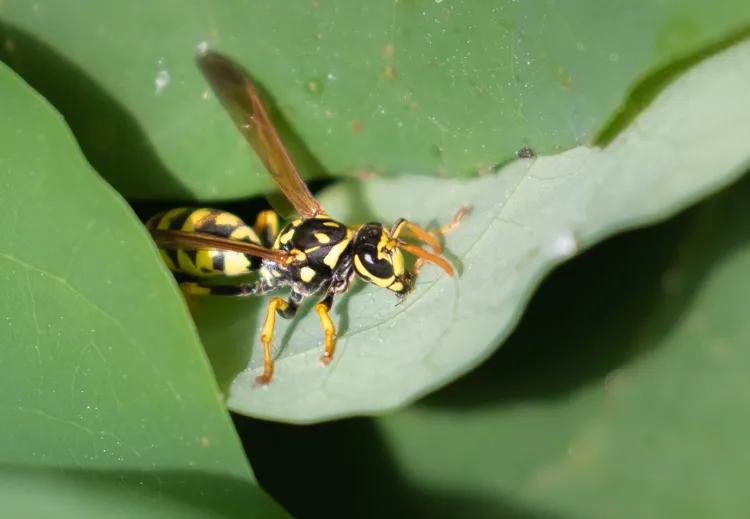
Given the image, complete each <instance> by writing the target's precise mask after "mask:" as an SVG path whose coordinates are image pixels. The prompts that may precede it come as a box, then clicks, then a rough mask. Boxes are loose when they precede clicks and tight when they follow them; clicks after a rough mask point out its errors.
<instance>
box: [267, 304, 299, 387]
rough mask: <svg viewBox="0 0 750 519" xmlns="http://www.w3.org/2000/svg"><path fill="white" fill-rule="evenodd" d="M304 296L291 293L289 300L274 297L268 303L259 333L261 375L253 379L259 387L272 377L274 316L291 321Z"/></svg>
mask: <svg viewBox="0 0 750 519" xmlns="http://www.w3.org/2000/svg"><path fill="white" fill-rule="evenodd" d="M303 297H304V296H302V295H301V294H299V293H297V292H294V291H292V293H291V294H290V295H289V300H288V301H284V300H283V299H281V298H280V297H274V298H273V299H271V302H270V303H268V312H267V313H266V320H265V322H264V323H263V330H262V331H261V333H260V342H262V343H263V374H262V375H260V376H258V377H257V378H256V379H255V382H256V383H257V384H259V385H266V384H268V383H269V382H270V381H271V377H272V376H273V359H272V358H271V341H272V340H273V329H274V327H275V326H276V314H277V313H278V314H279V315H280V316H281V317H283V318H285V319H291V318H292V317H294V316H295V315H296V314H297V309H298V308H299V305H300V303H301V302H302V299H303Z"/></svg>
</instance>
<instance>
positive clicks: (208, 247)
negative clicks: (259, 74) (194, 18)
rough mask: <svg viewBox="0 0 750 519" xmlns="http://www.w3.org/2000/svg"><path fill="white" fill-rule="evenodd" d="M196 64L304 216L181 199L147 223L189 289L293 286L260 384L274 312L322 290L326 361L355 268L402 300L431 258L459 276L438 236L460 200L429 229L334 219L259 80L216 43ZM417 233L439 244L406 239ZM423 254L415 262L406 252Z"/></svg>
mask: <svg viewBox="0 0 750 519" xmlns="http://www.w3.org/2000/svg"><path fill="white" fill-rule="evenodd" d="M197 62H198V67H199V69H200V70H201V72H202V74H203V76H204V77H205V78H206V80H207V82H208V83H209V85H210V87H211V89H212V90H213V92H214V93H215V95H216V97H217V98H218V99H219V101H220V102H221V104H222V105H223V107H224V109H225V110H226V111H227V113H228V114H229V115H230V116H231V117H232V119H233V121H234V123H235V125H236V127H237V129H238V130H239V131H240V133H241V134H242V135H243V137H244V138H245V140H246V142H247V143H248V144H249V146H250V148H251V149H252V150H253V151H254V152H255V154H256V155H258V157H259V158H260V159H261V161H262V162H263V165H264V166H265V168H266V170H267V171H268V172H269V173H270V175H271V176H272V178H273V180H274V182H275V185H276V186H277V187H278V189H279V190H280V191H281V193H282V194H283V195H284V197H285V198H286V199H287V200H288V201H289V202H290V203H291V205H292V206H293V208H294V210H295V212H296V219H292V220H291V221H289V222H288V223H286V225H284V226H283V227H280V216H279V215H278V214H277V213H276V212H275V211H271V210H268V211H263V212H261V213H260V214H259V215H258V216H257V218H256V221H255V223H254V225H253V226H252V227H250V226H249V225H247V224H245V223H244V222H243V221H242V220H241V219H240V218H238V217H237V216H235V215H233V214H231V213H228V212H224V211H220V210H216V209H209V208H190V207H181V208H177V209H172V210H169V211H165V212H162V213H159V214H157V215H155V216H153V217H151V218H150V219H149V220H148V221H147V222H146V228H147V229H148V230H149V232H150V234H151V236H152V238H153V239H154V241H155V243H156V245H157V247H158V249H159V253H160V255H161V257H162V259H163V261H164V263H165V264H166V266H167V267H168V268H169V269H170V270H171V271H172V272H173V273H174V274H175V276H177V277H178V280H180V279H181V281H180V287H181V289H182V291H183V293H184V294H185V295H186V296H188V295H216V296H258V295H263V294H266V293H269V292H272V291H274V290H277V289H281V288H286V287H289V288H291V292H290V295H289V297H288V299H282V298H280V297H274V298H272V299H271V300H270V302H269V303H268V309H267V313H266V317H265V321H264V324H263V327H262V329H261V334H260V339H261V342H262V344H263V354H264V364H263V374H262V375H260V376H259V377H257V379H256V381H257V383H258V384H260V385H265V384H268V382H270V380H271V377H272V375H273V370H274V361H273V358H272V355H271V345H272V339H273V331H274V326H275V323H276V315H277V314H278V315H280V316H281V317H283V318H287V319H291V318H293V317H294V316H295V314H296V313H297V310H298V308H299V307H300V305H301V304H302V303H303V301H304V300H305V299H306V298H308V297H311V296H317V297H320V298H322V299H320V300H319V301H318V302H317V303H316V304H315V311H316V313H317V314H318V317H319V318H320V324H321V326H322V329H323V332H324V333H325V351H324V353H323V355H322V356H321V359H320V360H321V364H322V365H323V366H325V365H327V364H329V363H330V362H331V360H332V359H333V354H334V346H335V337H336V328H335V326H334V323H333V321H332V320H331V316H330V311H331V307H332V305H333V302H334V299H335V298H336V297H337V296H339V295H341V294H344V293H345V292H346V291H347V290H348V289H349V287H350V286H351V285H352V282H353V281H354V279H355V277H358V278H359V279H362V280H364V281H366V282H368V283H371V284H373V285H375V286H377V287H380V288H384V289H387V290H390V291H391V292H393V293H395V294H396V296H398V298H399V300H402V299H403V298H404V297H405V296H406V295H407V294H409V293H410V292H411V290H412V288H413V283H414V277H415V276H416V273H417V271H418V270H419V269H420V268H421V266H422V265H423V264H424V263H432V264H434V265H437V266H438V267H440V268H441V269H442V270H444V271H445V272H446V273H447V274H448V275H449V276H451V277H452V276H453V275H454V271H453V267H452V266H451V264H450V263H449V262H448V261H447V260H446V259H445V258H444V257H442V256H441V245H440V242H439V240H438V237H439V236H440V235H442V234H443V233H445V232H448V231H450V230H452V229H453V228H454V227H456V226H457V225H458V223H459V221H460V219H461V218H462V217H463V215H464V214H466V212H467V211H468V209H467V208H465V207H464V208H462V209H461V210H459V212H458V213H456V216H455V217H454V218H453V220H452V221H451V222H450V223H449V224H448V225H446V226H444V227H442V228H441V229H438V230H436V231H427V230H425V229H423V228H422V227H419V226H418V225H416V224H414V223H412V222H410V221H407V220H406V219H403V218H401V219H399V220H397V221H396V222H395V223H394V224H393V225H392V226H390V227H386V226H385V225H383V224H381V223H377V222H370V223H365V224H359V225H345V224H343V223H341V222H339V221H337V220H334V219H333V218H331V217H330V216H328V214H327V213H326V211H325V210H324V209H323V207H321V205H320V204H319V203H318V201H317V200H316V199H315V197H313V195H312V193H311V192H310V190H309V189H308V187H307V185H306V184H305V182H304V181H303V180H302V178H301V177H300V175H299V173H298V171H297V169H296V167H295V165H294V163H293V162H292V160H291V158H290V156H289V154H288V152H287V150H286V148H285V146H284V143H283V142H282V141H281V139H280V137H279V135H278V133H277V132H276V129H275V128H274V126H273V124H272V122H271V120H270V118H269V117H268V115H267V113H266V110H265V109H264V106H263V103H262V101H261V98H260V97H259V94H258V90H257V89H256V87H255V86H254V84H253V82H252V80H250V79H249V78H248V76H247V75H246V74H245V73H244V72H243V71H242V69H241V68H240V67H239V66H238V65H236V64H235V63H233V62H232V61H231V60H230V59H229V58H227V57H225V56H223V55H222V54H219V53H217V52H213V51H205V52H203V53H201V54H199V55H198V59H197ZM408 237H411V238H416V239H417V240H421V241H422V243H424V244H425V245H427V246H428V247H430V248H431V249H432V252H430V251H428V250H426V249H425V248H423V247H421V246H419V245H416V244H413V243H408V242H406V241H404V239H403V238H408ZM404 252H405V253H408V254H411V255H413V256H415V257H416V258H417V260H416V262H415V264H414V266H413V268H412V269H411V270H407V268H406V266H405V261H404V255H403V253H404ZM252 273H257V279H256V280H254V281H251V282H242V283H235V284H215V283H211V281H212V279H211V278H214V279H217V278H219V277H223V278H230V279H231V278H234V277H237V276H245V275H248V274H252Z"/></svg>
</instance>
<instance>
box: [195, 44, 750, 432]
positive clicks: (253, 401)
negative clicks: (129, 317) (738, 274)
mask: <svg viewBox="0 0 750 519" xmlns="http://www.w3.org/2000/svg"><path fill="white" fill-rule="evenodd" d="M749 74H750V43H747V42H745V43H743V44H740V45H737V46H735V47H733V48H731V49H729V50H727V51H725V52H723V53H721V54H718V55H716V56H714V57H712V58H711V59H708V60H706V61H704V62H702V63H701V64H699V65H698V66H696V67H695V68H694V69H692V70H691V71H689V72H688V73H686V74H684V75H683V76H681V77H680V78H679V79H678V80H676V81H675V82H674V84H672V85H671V86H670V87H669V88H667V89H666V90H665V91H664V92H663V93H662V94H661V95H659V96H658V97H657V98H656V99H655V101H654V102H653V104H652V105H651V106H650V107H649V108H648V109H647V110H646V111H644V112H643V113H642V114H641V115H640V116H639V117H638V118H636V119H635V120H634V121H633V122H632V124H631V125H630V126H629V127H628V128H627V129H626V130H625V131H624V132H623V133H622V134H621V135H619V136H618V137H617V138H616V139H615V140H614V141H613V142H611V143H610V144H609V145H608V146H607V147H606V148H604V149H599V148H584V147H579V148H576V149H574V150H571V151H569V152H566V153H563V154H560V155H556V156H548V157H539V158H536V159H531V160H522V161H518V162H515V163H513V164H511V165H509V166H507V167H504V168H503V169H501V170H500V171H498V172H497V173H495V174H492V175H487V176H485V177H483V178H479V179H473V180H456V179H454V180H449V179H442V180H436V179H428V178H424V177H402V178H399V179H391V180H388V179H377V180H372V181H367V182H358V183H355V182H353V183H350V184H344V185H340V186H337V187H335V188H333V189H331V190H329V191H328V192H326V193H325V194H324V195H323V196H322V198H321V200H322V202H323V204H324V206H325V207H326V209H327V210H328V211H329V213H330V214H332V215H333V216H335V217H338V218H341V219H342V220H344V221H347V222H361V221H367V220H369V219H370V218H373V217H375V218H378V219H379V220H381V221H385V222H392V221H394V220H395V219H396V218H397V217H399V216H403V217H406V218H409V219H411V220H413V221H416V222H419V223H422V224H429V223H433V224H436V223H443V222H446V221H447V220H448V219H449V218H450V217H451V215H452V214H453V212H454V211H455V210H456V209H457V208H458V207H459V206H460V205H461V204H469V205H471V206H472V213H471V214H470V216H469V217H468V218H466V219H465V221H464V223H463V225H462V226H461V227H460V228H459V229H457V230H455V231H454V232H453V233H451V234H449V235H448V237H447V249H448V251H449V256H450V257H452V258H453V259H454V260H455V263H456V264H457V266H458V267H459V271H460V276H459V278H458V279H450V278H448V277H447V276H445V275H444V274H440V273H439V272H437V270H436V269H435V268H434V267H428V268H425V269H423V271H422V273H421V274H420V278H419V280H418V282H417V285H416V289H415V291H414V293H413V294H412V295H411V296H410V297H409V298H407V300H406V302H405V303H403V304H402V305H400V306H398V307H396V306H394V305H395V303H396V300H395V297H394V296H393V295H392V294H389V293H385V291H383V290H378V289H375V288H374V287H367V288H364V289H361V290H354V291H352V292H350V293H349V294H347V295H346V296H345V297H342V298H340V299H339V300H338V301H337V303H336V304H335V307H334V312H333V314H334V322H335V323H336V325H337V326H338V330H339V335H340V338H339V340H338V345H337V354H336V360H334V362H333V363H332V364H331V365H330V366H329V367H328V368H326V369H321V368H320V367H319V365H318V358H319V356H320V354H321V352H322V346H321V344H322V338H323V334H322V331H321V329H320V326H319V323H318V319H317V316H316V315H315V314H314V313H309V307H308V312H301V313H300V315H299V316H298V318H297V319H295V320H294V321H291V322H290V321H285V320H283V319H280V320H279V321H277V329H276V335H275V337H276V339H275V344H276V345H277V346H278V347H279V350H280V351H278V352H277V357H278V362H277V368H276V373H275V375H274V377H275V379H274V381H273V383H272V385H270V386H269V387H268V388H266V389H259V388H254V387H253V382H252V380H253V377H254V376H255V375H256V374H257V373H256V371H257V368H258V366H259V365H260V363H261V360H262V355H261V349H260V347H259V346H258V345H259V338H258V336H259V333H258V330H259V327H260V325H261V323H260V318H261V317H262V315H263V312H262V306H263V305H264V304H265V303H266V302H267V299H261V300H258V299H255V298H253V300H251V301H237V300H235V301H211V300H208V299H205V300H201V302H200V306H199V308H198V310H197V319H198V324H199V328H200V330H201V334H202V338H203V342H204V344H205V345H206V346H207V347H208V350H209V354H210V355H211V356H212V359H213V362H214V366H215V368H216V372H217V374H218V375H219V379H220V381H221V383H222V384H223V385H224V387H226V388H228V391H229V401H228V402H229V406H230V407H231V408H232V409H233V410H235V411H238V412H241V413H245V414H248V415H252V416H259V417H266V418H272V419H276V420H283V421H293V422H310V421H316V420H322V419H330V418H334V417H339V416H346V415H353V414H362V413H365V414H366V413H380V412H383V411H386V410H389V409H392V408H394V407H398V406H401V405H403V404H405V403H407V402H410V401H412V400H414V399H415V398H418V397H419V396H421V395H424V394H425V393H427V392H429V391H431V390H433V389H435V388H437V387H439V386H441V385H444V384H445V383H447V382H449V381H451V380H454V379H456V378H458V377H459V376H460V375H462V374H464V373H466V372H467V371H469V370H470V369H472V368H474V367H476V366H477V365H478V364H480V363H481V362H482V361H483V360H484V359H486V358H487V357H488V356H489V355H490V354H492V353H493V352H494V351H495V350H496V349H497V347H498V344H499V343H500V342H501V341H502V340H503V339H504V338H505V337H506V336H507V335H508V333H509V332H510V331H511V330H512V328H513V326H514V325H515V323H516V321H517V320H518V317H519V315H520V314H521V312H522V310H523V308H524V306H525V304H526V302H527V301H528V299H529V297H530V295H531V293H532V292H533V291H534V289H535V288H536V286H537V285H538V283H539V281H540V279H541V278H542V277H544V276H545V275H546V274H547V273H548V272H549V271H550V270H551V269H552V268H554V267H555V266H556V265H558V264H559V263H561V262H563V261H564V260H566V259H568V258H569V257H571V256H572V255H574V254H576V253H577V252H578V251H580V250H582V249H584V248H587V247H589V246H591V245H592V244H594V243H596V242H598V241H600V240H602V239H604V238H605V237H608V236H610V235H612V234H614V233H616V232H618V231H621V230H623V229H627V228H632V227H634V226H641V225H645V224H647V223H650V222H654V221H658V220H661V219H664V218H667V217H668V216H670V215H673V214H674V213H675V212H677V211H679V210H681V209H683V208H684V207H686V206H687V205H689V204H691V203H693V202H695V201H696V200H698V199H699V198H701V197H705V196H706V195H707V194H709V193H712V192H714V191H716V190H717V189H719V188H720V187H722V186H724V185H727V184H728V183H730V182H732V181H733V180H735V179H736V178H737V177H738V176H739V175H740V174H741V173H743V172H744V171H745V170H746V169H747V167H748V165H750V149H749V148H748V146H747V140H746V138H745V137H746V135H747V134H748V132H749V131H750V120H749V119H748V118H747V117H746V114H747V113H748V111H749V110H750V90H748V89H747V88H746V86H747V81H746V80H747V77H748V75H749ZM251 351H252V355H250V353H249V352H251ZM248 365H249V366H250V367H251V368H252V369H251V370H247V371H243V370H245V368H246V367H247V366H248Z"/></svg>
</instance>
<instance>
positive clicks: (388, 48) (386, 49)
mask: <svg viewBox="0 0 750 519" xmlns="http://www.w3.org/2000/svg"><path fill="white" fill-rule="evenodd" d="M383 56H385V57H386V58H390V57H391V56H393V44H392V43H389V44H388V45H386V46H385V47H383Z"/></svg>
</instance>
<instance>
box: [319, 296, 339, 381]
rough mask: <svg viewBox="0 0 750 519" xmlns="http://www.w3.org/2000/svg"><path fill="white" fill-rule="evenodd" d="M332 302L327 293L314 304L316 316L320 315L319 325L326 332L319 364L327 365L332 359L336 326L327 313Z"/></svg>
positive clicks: (331, 297)
mask: <svg viewBox="0 0 750 519" xmlns="http://www.w3.org/2000/svg"><path fill="white" fill-rule="evenodd" d="M332 303H333V296H332V295H330V294H329V295H328V296H326V298H325V299H324V300H323V301H321V302H320V303H318V304H317V305H315V311H316V312H318V317H320V326H321V327H322V328H323V331H324V332H325V334H326V349H325V353H323V356H321V357H320V365H321V366H327V365H328V364H329V363H330V362H331V361H332V360H333V351H334V347H335V344H334V337H335V335H336V327H335V326H334V324H333V321H332V320H331V315H330V314H329V313H328V310H330V308H331V304H332Z"/></svg>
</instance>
